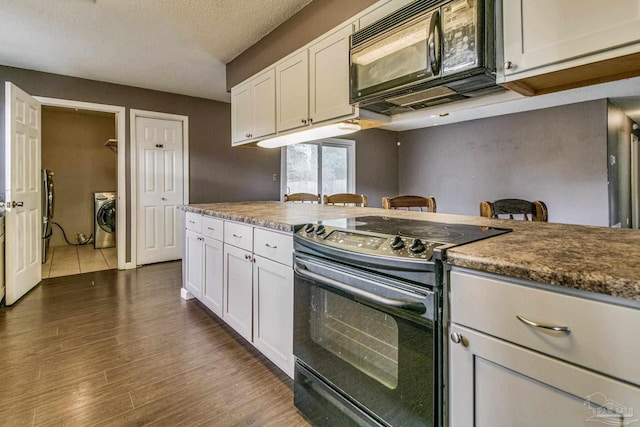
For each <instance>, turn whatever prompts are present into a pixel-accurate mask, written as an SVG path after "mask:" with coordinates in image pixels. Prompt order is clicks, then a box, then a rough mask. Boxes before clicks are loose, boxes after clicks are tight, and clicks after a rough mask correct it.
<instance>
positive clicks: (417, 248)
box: [409, 239, 426, 254]
mask: <svg viewBox="0 0 640 427" xmlns="http://www.w3.org/2000/svg"><path fill="white" fill-rule="evenodd" d="M425 249H426V248H425V247H424V245H423V244H422V240H420V239H413V242H411V246H409V250H410V251H411V252H413V253H414V254H419V253H421V252H424V250H425Z"/></svg>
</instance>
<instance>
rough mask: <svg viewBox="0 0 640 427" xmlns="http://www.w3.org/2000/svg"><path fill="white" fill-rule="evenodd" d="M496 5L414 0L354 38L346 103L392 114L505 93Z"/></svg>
mask: <svg viewBox="0 0 640 427" xmlns="http://www.w3.org/2000/svg"><path fill="white" fill-rule="evenodd" d="M495 35H496V8H495V0H449V1H442V0H417V1H414V2H412V3H410V4H408V5H406V6H404V7H402V8H401V9H399V10H397V11H395V12H393V13H391V14H390V15H387V16H386V17H384V18H382V19H380V20H379V21H377V22H374V23H372V24H370V25H368V26H366V27H364V28H362V29H360V30H359V31H356V32H355V33H354V34H353V35H352V36H351V42H350V59H351V63H350V79H351V82H350V87H351V93H350V99H351V103H352V104H354V105H357V106H359V107H361V108H365V109H367V110H371V111H375V112H378V113H382V114H387V115H393V114H398V113H402V112H407V111H413V110H418V109H421V108H426V107H430V106H435V105H439V104H444V103H448V102H453V101H459V100H463V99H468V98H475V97H480V96H484V95H488V94H492V93H497V92H500V91H503V90H504V89H503V88H502V87H500V86H498V85H496V76H495V72H496V46H495V45H496V43H495V40H496V39H495Z"/></svg>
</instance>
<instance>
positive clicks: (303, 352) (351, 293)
mask: <svg viewBox="0 0 640 427" xmlns="http://www.w3.org/2000/svg"><path fill="white" fill-rule="evenodd" d="M295 271H296V274H295V287H294V354H295V356H296V363H297V365H298V366H297V372H296V385H295V389H296V390H295V394H296V396H295V400H296V405H297V406H298V407H299V409H301V411H302V412H303V413H304V412H305V408H301V407H300V406H301V405H300V404H299V402H301V401H302V399H300V398H299V396H298V395H297V394H299V392H300V394H307V395H308V394H309V393H311V392H312V389H315V390H319V389H320V388H324V389H328V390H329V391H330V392H331V391H333V392H334V397H332V398H325V399H324V400H325V402H324V404H325V405H326V404H327V403H328V404H332V403H334V406H335V407H334V408H333V409H330V408H327V412H331V411H334V412H341V411H342V412H344V411H345V407H346V408H348V407H349V406H354V407H355V408H356V409H357V411H362V412H364V414H365V415H369V416H371V419H374V420H376V422H375V423H374V424H377V423H379V424H380V425H394V426H409V425H421V426H431V425H434V423H435V413H436V395H437V393H436V383H437V381H436V369H437V365H438V358H437V349H436V340H435V337H436V332H435V330H436V329H437V328H436V325H435V324H436V322H435V320H434V319H435V316H434V310H435V306H434V301H435V298H434V294H433V292H431V291H430V290H429V289H423V288H419V287H415V286H411V285H407V284H405V283H399V282H398V281H395V280H391V279H386V278H383V277H381V276H376V275H374V274H369V273H366V272H363V271H360V270H354V269H351V268H349V267H345V266H343V265H341V264H336V263H331V262H329V261H325V260H318V259H312V258H309V257H307V256H304V255H299V254H297V255H296V262H295ZM309 374H311V375H309ZM309 377H314V378H316V381H317V382H320V383H322V384H319V385H318V386H313V385H312V384H311V385H309V384H310V380H309ZM301 381H304V382H306V385H305V384H298V382H301ZM304 387H306V388H307V389H309V391H308V392H305V391H304ZM325 395H326V393H325ZM340 397H346V398H347V399H346V400H347V402H344V403H342V404H340V403H335V402H336V401H337V400H339V399H340ZM307 400H308V399H307ZM317 406H322V405H317ZM306 415H307V416H309V418H311V419H312V420H313V421H314V422H316V423H317V424H320V425H325V424H326V425H330V424H331V422H330V421H325V422H323V421H322V419H320V421H318V417H314V416H311V415H310V414H308V413H306ZM351 418H352V419H353V418H354V416H351ZM356 418H358V419H361V418H362V417H356ZM365 418H366V416H365ZM350 424H351V423H350ZM352 424H353V425H366V424H369V423H368V422H366V421H365V422H360V421H358V422H354V423H352Z"/></svg>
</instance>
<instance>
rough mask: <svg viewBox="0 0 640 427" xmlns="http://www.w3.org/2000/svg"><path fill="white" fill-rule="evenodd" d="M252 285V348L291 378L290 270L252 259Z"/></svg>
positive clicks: (291, 279)
mask: <svg viewBox="0 0 640 427" xmlns="http://www.w3.org/2000/svg"><path fill="white" fill-rule="evenodd" d="M253 283H254V286H253V331H254V332H253V344H254V345H255V346H256V348H257V349H258V350H260V351H261V352H262V353H263V354H264V355H265V356H267V357H268V358H269V359H270V360H271V361H272V362H273V363H275V364H276V365H277V366H278V367H279V368H280V369H282V370H283V371H284V372H285V373H286V374H287V375H289V376H290V377H292V378H293V364H294V359H293V269H292V268H291V267H287V266H285V265H282V264H278V263H276V262H273V261H270V260H268V259H265V258H262V257H255V262H254V268H253Z"/></svg>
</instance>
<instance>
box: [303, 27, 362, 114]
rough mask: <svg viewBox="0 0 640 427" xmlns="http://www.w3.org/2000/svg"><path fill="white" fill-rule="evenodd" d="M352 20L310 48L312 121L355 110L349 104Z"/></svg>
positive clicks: (310, 109) (310, 107) (310, 105)
mask: <svg viewBox="0 0 640 427" xmlns="http://www.w3.org/2000/svg"><path fill="white" fill-rule="evenodd" d="M351 33H353V25H352V24H349V25H347V26H345V27H344V28H342V29H340V30H339V31H337V32H335V33H333V34H332V35H330V36H328V37H326V38H325V39H323V40H321V41H320V42H318V43H316V44H314V45H313V46H311V47H310V48H309V116H310V117H311V119H312V121H313V123H319V122H322V121H324V120H329V119H333V118H336V117H342V116H346V115H349V114H353V111H354V107H353V106H351V105H350V104H349V36H350V35H351Z"/></svg>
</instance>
